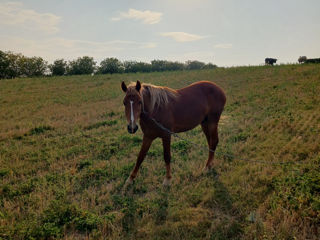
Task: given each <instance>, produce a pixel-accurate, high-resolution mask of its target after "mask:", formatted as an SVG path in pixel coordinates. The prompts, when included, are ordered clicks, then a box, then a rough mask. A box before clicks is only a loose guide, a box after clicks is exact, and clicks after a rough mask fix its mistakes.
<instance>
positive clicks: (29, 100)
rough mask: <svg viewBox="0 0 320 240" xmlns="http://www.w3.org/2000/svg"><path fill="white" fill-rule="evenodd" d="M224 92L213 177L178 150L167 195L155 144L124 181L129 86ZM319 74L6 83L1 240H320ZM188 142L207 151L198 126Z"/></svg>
mask: <svg viewBox="0 0 320 240" xmlns="http://www.w3.org/2000/svg"><path fill="white" fill-rule="evenodd" d="M136 80H140V81H141V82H148V83H152V84H157V85H162V86H169V87H172V88H180V87H183V86H186V85H188V84H190V83H192V82H195V81H199V80H209V81H213V82H215V83H217V84H218V85H219V86H221V87H222V88H223V89H224V90H225V92H226V95H227V104H226V108H225V111H224V112H223V115H222V118H221V121H220V126H219V131H220V143H219V145H218V148H217V153H216V159H215V162H214V164H215V166H214V169H213V170H212V171H210V172H208V173H203V172H202V168H203V167H204V165H205V162H206V159H207V152H206V151H205V150H204V149H202V148H196V147H194V146H193V145H192V144H190V143H189V142H187V141H181V140H179V139H174V140H173V143H172V175H173V179H172V182H171V187H170V188H165V187H163V186H162V181H163V179H164V177H165V165H164V161H163V157H162V147H161V141H160V140H156V141H155V142H154V143H153V145H152V147H151V149H150V151H149V153H148V155H147V157H146V159H145V161H144V162H143V164H142V167H141V169H140V172H139V174H138V177H137V179H136V181H135V182H134V184H133V185H132V186H131V187H129V189H128V190H127V191H126V192H123V191H122V189H123V185H124V184H125V180H126V179H127V177H128V176H129V173H130V171H131V170H132V168H133V166H134V163H135V159H136V156H137V154H138V151H139V148H140V145H141V139H142V133H141V130H139V131H138V132H137V133H136V134H135V135H130V134H128V133H127V130H126V120H125V117H124V109H123V106H122V98H123V93H122V91H121V88H120V83H121V81H125V82H126V83H128V82H130V81H136ZM319 92H320V68H319V65H316V64H315V65H312V64H311V65H282V66H274V67H271V66H259V67H234V68H218V69H214V70H201V71H182V72H162V73H147V74H119V75H118V74H114V75H97V76H66V77H44V78H32V79H30V78H24V79H12V80H0V113H1V114H0V179H1V182H0V183H1V185H0V206H1V207H0V238H3V239H60V238H62V239H316V238H317V236H318V235H319V234H320V229H319V226H320V194H319V193H320V171H319V170H320V167H319V166H320V154H319V153H320V138H319V134H320V94H319ZM181 136H182V137H184V138H187V139H189V140H190V141H192V142H195V143H197V144H200V145H203V146H206V140H205V137H204V135H203V133H202V131H201V128H200V127H197V128H195V129H194V130H192V131H189V132H188V133H183V134H181Z"/></svg>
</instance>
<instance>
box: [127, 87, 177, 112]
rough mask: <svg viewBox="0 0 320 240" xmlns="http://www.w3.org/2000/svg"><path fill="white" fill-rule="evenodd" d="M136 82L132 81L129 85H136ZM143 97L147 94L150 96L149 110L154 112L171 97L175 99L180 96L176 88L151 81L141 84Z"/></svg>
mask: <svg viewBox="0 0 320 240" xmlns="http://www.w3.org/2000/svg"><path fill="white" fill-rule="evenodd" d="M135 85H136V83H130V85H129V86H128V87H132V86H135ZM141 94H142V99H143V98H144V96H145V95H146V94H149V96H150V105H149V108H150V109H149V111H150V112H153V111H154V109H155V107H156V106H157V107H158V106H160V105H167V104H168V102H169V100H170V98H171V99H175V98H177V97H178V93H177V91H176V90H174V89H172V88H168V87H161V86H156V85H153V84H149V83H143V84H142V85H141Z"/></svg>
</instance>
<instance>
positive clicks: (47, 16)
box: [0, 2, 61, 34]
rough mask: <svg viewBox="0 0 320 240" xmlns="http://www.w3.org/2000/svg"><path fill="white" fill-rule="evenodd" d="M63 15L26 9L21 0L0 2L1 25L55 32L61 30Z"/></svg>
mask: <svg viewBox="0 0 320 240" xmlns="http://www.w3.org/2000/svg"><path fill="white" fill-rule="evenodd" d="M60 21H61V17H59V16H57V15H54V14H52V13H39V12H36V11H34V10H32V9H26V8H24V7H23V4H22V3H20V2H7V3H0V25H3V26H11V27H12V26H15V27H20V28H24V29H32V30H39V31H42V32H45V33H49V34H54V33H57V32H58V31H59V27H58V24H59V23H60Z"/></svg>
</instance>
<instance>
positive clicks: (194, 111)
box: [121, 81, 226, 186]
mask: <svg viewBox="0 0 320 240" xmlns="http://www.w3.org/2000/svg"><path fill="white" fill-rule="evenodd" d="M121 88H122V91H123V92H124V93H125V97H124V99H123V104H124V107H125V116H126V119H127V123H128V125H127V130H128V132H129V133H130V134H134V133H135V132H136V131H137V130H138V125H137V121H138V120H139V123H140V126H141V129H142V132H143V139H142V146H141V149H140V152H139V154H138V158H137V161H136V164H135V167H134V169H133V170H132V172H131V174H130V176H129V177H128V179H127V180H126V183H125V186H128V185H129V184H131V183H133V181H134V179H135V178H136V176H137V173H138V170H139V167H140V165H141V163H142V162H143V160H144V158H145V156H146V154H147V152H148V150H149V148H150V146H151V143H152V141H153V140H154V139H156V138H161V139H162V145H163V156H164V161H165V166H166V176H165V179H164V181H163V185H165V186H168V185H170V182H171V179H172V176H171V169H170V160H171V153H170V143H171V134H172V133H179V132H185V131H188V130H191V129H193V128H195V127H196V126H198V125H199V124H201V127H202V130H203V132H204V134H205V136H206V139H207V142H208V146H209V149H208V150H209V155H208V160H207V163H206V165H205V167H204V170H205V171H208V170H210V169H211V168H212V162H213V159H214V151H215V149H216V147H217V145H218V142H219V137H218V123H219V120H220V116H221V113H222V111H223V109H224V105H225V103H226V95H225V93H224V91H223V90H222V89H221V88H220V87H219V86H217V85H216V84H214V83H212V82H209V81H200V82H196V83H193V84H191V85H189V86H187V87H184V88H181V89H178V90H174V89H171V88H169V87H162V86H156V85H152V84H146V83H143V84H141V82H140V81H137V82H136V83H131V84H130V85H128V86H127V85H126V84H125V83H124V82H122V83H121Z"/></svg>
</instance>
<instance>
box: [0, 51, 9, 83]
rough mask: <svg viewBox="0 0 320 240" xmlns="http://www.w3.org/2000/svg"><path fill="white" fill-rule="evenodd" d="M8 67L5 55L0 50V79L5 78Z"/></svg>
mask: <svg viewBox="0 0 320 240" xmlns="http://www.w3.org/2000/svg"><path fill="white" fill-rule="evenodd" d="M8 67H9V59H8V58H7V54H6V53H5V52H2V51H1V50H0V79H2V78H7V71H8Z"/></svg>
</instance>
